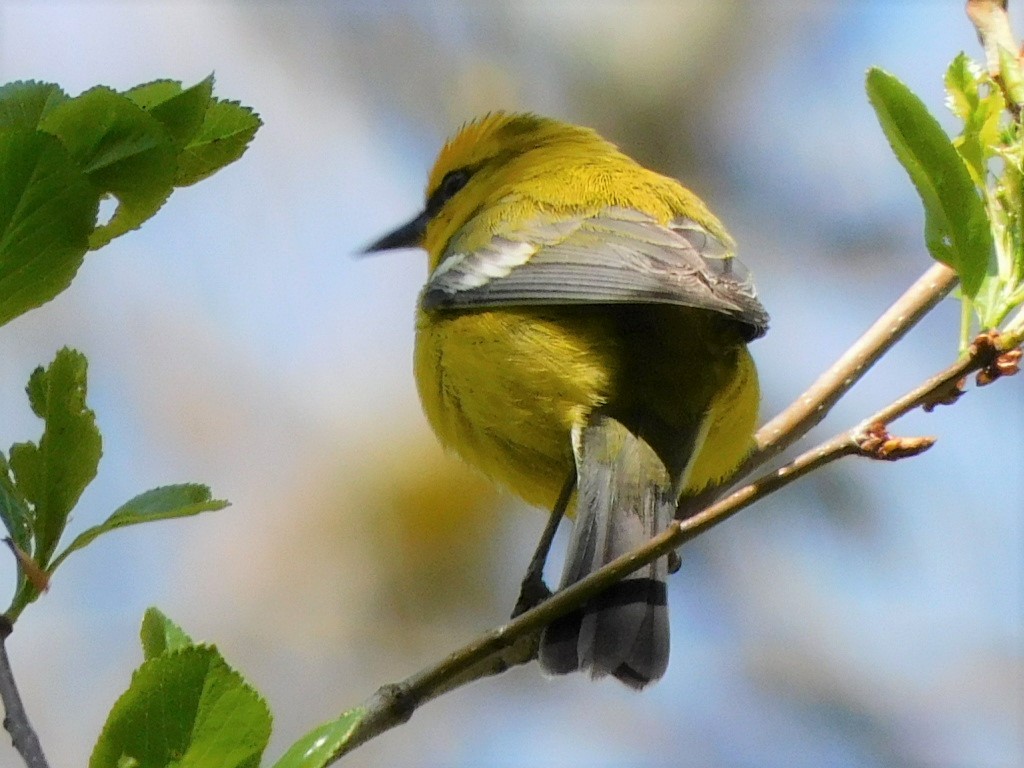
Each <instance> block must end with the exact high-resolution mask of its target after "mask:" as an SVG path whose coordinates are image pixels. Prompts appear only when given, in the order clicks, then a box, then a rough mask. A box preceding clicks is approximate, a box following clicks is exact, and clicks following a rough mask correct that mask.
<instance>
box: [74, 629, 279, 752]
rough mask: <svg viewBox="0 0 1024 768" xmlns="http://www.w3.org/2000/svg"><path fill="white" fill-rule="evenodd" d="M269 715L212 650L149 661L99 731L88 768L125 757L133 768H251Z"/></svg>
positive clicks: (263, 740)
mask: <svg viewBox="0 0 1024 768" xmlns="http://www.w3.org/2000/svg"><path fill="white" fill-rule="evenodd" d="M269 738H270V712H269V711H268V709H267V706H266V703H265V702H264V701H263V699H262V698H260V696H259V694H257V693H256V692H255V691H254V690H253V689H252V688H251V687H249V685H247V684H246V682H245V681H244V680H243V679H242V677H241V675H239V674H238V673H237V672H235V671H234V670H232V669H231V668H230V667H229V666H228V665H227V664H226V663H225V662H224V659H223V658H222V657H221V655H220V654H219V653H218V652H217V650H216V649H215V648H213V647H209V646H191V647H188V648H183V649H181V650H177V651H169V652H167V653H164V654H161V655H159V656H155V657H153V658H150V659H148V660H147V661H145V662H143V664H142V666H141V667H139V669H138V670H136V672H135V674H134V675H132V681H131V684H130V685H129V687H128V690H127V691H126V692H125V693H124V694H123V695H122V696H121V698H119V699H118V700H117V703H116V704H114V707H113V709H112V710H111V711H110V715H109V717H108V718H107V722H106V724H105V725H104V726H103V731H102V732H101V733H100V737H99V740H98V742H97V743H96V747H95V749H94V750H93V753H92V757H91V758H90V760H89V766H90V768H111V767H112V766H116V765H118V764H119V761H122V760H124V759H125V758H128V759H130V760H135V761H137V763H136V764H137V765H138V766H140V768H157V767H158V766H161V767H162V766H168V767H170V766H173V767H174V768H256V766H257V765H259V760H260V756H261V755H262V754H263V750H264V749H265V748H266V745H267V741H268V740H269Z"/></svg>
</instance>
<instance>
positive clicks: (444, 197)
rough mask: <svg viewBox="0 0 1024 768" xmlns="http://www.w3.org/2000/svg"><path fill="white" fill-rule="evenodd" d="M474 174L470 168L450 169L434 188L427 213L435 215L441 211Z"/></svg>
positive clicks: (428, 202) (428, 201)
mask: <svg viewBox="0 0 1024 768" xmlns="http://www.w3.org/2000/svg"><path fill="white" fill-rule="evenodd" d="M472 175H473V173H472V171H471V170H470V169H469V168H456V169H455V170H453V171H448V173H446V174H445V175H444V178H443V179H441V183H440V184H438V185H437V189H435V190H434V192H433V194H432V195H431V196H430V198H429V199H428V200H427V213H428V214H430V215H431V216H433V215H434V214H436V213H437V212H438V211H440V210H441V208H443V207H444V204H445V203H447V202H448V201H449V200H451V199H452V198H453V197H455V195H456V194H457V193H458V192H459V190H461V189H462V188H463V187H464V186H466V183H467V182H468V181H469V178H470V176H472Z"/></svg>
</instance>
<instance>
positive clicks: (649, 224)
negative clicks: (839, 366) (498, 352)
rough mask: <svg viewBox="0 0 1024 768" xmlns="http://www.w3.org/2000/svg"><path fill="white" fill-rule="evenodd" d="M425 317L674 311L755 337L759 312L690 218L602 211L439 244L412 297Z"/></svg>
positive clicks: (730, 262)
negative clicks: (727, 322)
mask: <svg viewBox="0 0 1024 768" xmlns="http://www.w3.org/2000/svg"><path fill="white" fill-rule="evenodd" d="M421 301H422V304H423V307H424V308H425V309H426V310H428V311H433V310H443V309H475V308H486V307H501V306H508V305H519V306H522V305H545V304H547V305H551V304H644V303H656V304H676V305H679V306H684V307H697V308H702V309H709V310H712V311H715V312H721V313H722V314H724V315H728V316H729V317H732V318H735V319H736V320H738V321H740V322H742V323H744V324H746V325H747V326H749V328H750V337H751V338H754V337H756V336H760V335H762V334H763V333H764V332H765V330H767V327H768V314H767V312H765V309H764V307H763V306H761V302H760V301H758V299H757V294H756V292H755V290H754V284H753V281H752V279H751V277H750V273H749V272H748V271H747V270H746V268H745V267H744V266H743V265H742V264H741V263H740V262H739V261H738V260H737V259H735V258H734V257H733V256H732V254H731V253H730V252H729V249H728V248H727V247H726V246H725V245H724V244H723V243H722V242H721V241H719V240H718V239H717V238H715V237H714V236H713V235H712V234H711V233H710V232H708V231H707V230H706V229H704V228H703V227H702V226H700V225H699V224H697V223H696V222H694V221H692V220H690V219H677V220H674V221H672V222H670V223H669V224H668V225H667V226H665V225H662V224H659V223H658V222H657V221H656V220H655V219H654V218H653V217H651V216H648V215H647V214H643V213H640V212H638V211H634V210H630V209H626V208H618V207H612V208H607V209H605V210H603V211H601V212H600V213H599V214H597V215H595V216H591V217H578V218H572V219H565V220H560V221H556V222H542V223H530V224H527V225H526V226H524V227H523V228H522V229H521V230H519V231H516V232H509V233H505V234H499V235H495V236H494V237H493V238H492V239H491V241H490V242H489V243H487V245H485V246H484V247H482V248H479V249H477V250H475V251H472V252H467V251H464V250H460V248H459V243H458V242H454V243H453V244H452V245H451V246H449V250H448V252H447V253H446V254H445V255H444V258H443V259H442V260H441V262H440V264H439V265H438V267H437V269H435V270H434V273H433V274H432V275H431V276H430V279H429V280H428V282H427V285H426V287H425V288H424V291H423V296H422V299H421Z"/></svg>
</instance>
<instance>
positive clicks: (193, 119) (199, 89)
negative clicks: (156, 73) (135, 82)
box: [125, 75, 213, 150]
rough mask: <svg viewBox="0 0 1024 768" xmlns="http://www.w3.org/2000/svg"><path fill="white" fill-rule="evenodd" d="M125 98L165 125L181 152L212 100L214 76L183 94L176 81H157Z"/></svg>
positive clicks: (143, 86)
mask: <svg viewBox="0 0 1024 768" xmlns="http://www.w3.org/2000/svg"><path fill="white" fill-rule="evenodd" d="M125 95H126V96H127V97H128V98H130V99H131V100H132V101H134V102H135V103H136V104H138V105H139V106H140V107H141V108H142V109H144V110H145V111H147V112H149V114H151V115H152V116H153V117H155V118H156V119H157V120H159V121H160V122H161V123H163V125H164V128H166V129H167V131H168V133H169V134H170V135H171V139H172V140H173V141H174V143H175V145H176V146H177V148H178V149H179V150H180V149H182V148H183V147H184V146H185V145H186V144H188V142H190V141H191V140H192V139H193V138H194V137H195V135H196V133H197V132H198V131H199V128H200V127H201V126H202V124H203V120H204V119H205V118H206V112H207V110H208V109H209V107H210V102H211V100H212V98H213V75H210V76H209V77H207V78H206V79H205V80H201V81H200V82H198V83H196V84H195V85H193V86H192V87H191V88H188V89H187V90H182V88H181V83H179V82H177V81H175V80H157V81H155V82H152V83H147V84H145V85H140V86H137V87H135V88H132V89H131V90H130V91H127V92H126V93H125Z"/></svg>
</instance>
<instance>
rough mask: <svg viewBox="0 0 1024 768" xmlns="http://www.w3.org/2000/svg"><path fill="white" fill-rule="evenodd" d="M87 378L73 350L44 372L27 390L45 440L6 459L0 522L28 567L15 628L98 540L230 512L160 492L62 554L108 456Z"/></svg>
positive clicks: (203, 495) (203, 497)
mask: <svg viewBox="0 0 1024 768" xmlns="http://www.w3.org/2000/svg"><path fill="white" fill-rule="evenodd" d="M86 373H87V363H86V359H85V356H84V355H83V354H82V353H80V352H76V351H74V350H71V349H68V348H66V347H65V348H64V349H61V350H60V351H59V352H58V353H57V355H56V357H54V359H53V362H52V363H50V365H49V366H47V367H46V368H43V367H39V368H37V369H36V370H35V371H34V372H33V373H32V376H31V378H30V379H29V382H28V387H26V391H27V393H28V400H29V404H30V406H31V408H32V412H33V413H34V414H35V415H36V416H38V417H39V418H40V419H42V421H43V434H42V436H41V437H40V438H39V440H38V441H37V442H21V443H15V444H14V445H12V446H11V448H10V450H9V451H8V452H7V454H6V455H5V454H4V453H3V452H0V522H3V524H4V527H5V528H6V529H7V534H8V537H9V540H10V543H11V546H12V547H13V548H14V549H15V551H16V553H18V554H19V561H20V563H21V566H22V567H21V575H20V578H19V580H18V587H17V590H16V592H15V595H14V599H13V600H12V602H11V605H10V607H9V608H8V609H7V611H6V613H5V615H6V617H7V619H8V620H9V621H10V622H12V623H13V621H14V620H15V619H16V618H17V617H18V615H19V614H20V613H21V611H22V610H23V609H24V608H25V606H26V605H28V604H29V603H31V602H32V601H34V600H35V599H36V598H38V597H39V595H40V593H41V591H42V590H44V589H45V588H46V585H47V583H48V580H49V576H50V575H51V574H53V572H54V571H55V570H56V569H57V567H58V566H59V565H60V564H61V563H63V562H64V560H65V559H66V558H67V557H68V555H70V554H71V553H72V552H76V551H78V550H79V549H82V548H83V547H84V546H86V545H87V544H89V543H90V542H91V541H93V540H94V539H96V538H97V537H98V536H100V535H102V534H104V533H106V532H108V531H112V530H115V529H117V528H123V527H125V526H129V525H137V524H139V523H145V522H149V521H152V520H166V519H170V518H176V517H187V516H190V515H196V514H198V513H200V512H206V511H209V510H217V509H223V508H224V507H225V506H227V502H225V501H221V500H218V499H214V498H212V497H211V495H210V490H209V488H207V487H206V486H203V485H197V484H193V483H186V484H181V485H169V486H164V487H162V488H154V489H152V490H150V491H146V492H145V493H142V494H139V495H138V496H136V497H135V498H133V499H131V500H130V501H128V502H126V503H124V504H122V505H121V506H120V507H118V508H117V509H116V510H115V511H114V512H113V513H112V514H111V515H110V516H109V517H108V518H107V519H106V520H104V521H103V522H102V523H100V524H99V525H95V526H92V527H91V528H88V529H87V530H85V531H83V532H82V533H80V534H79V535H78V536H77V537H75V539H74V540H73V541H72V542H71V543H70V544H68V545H67V546H66V547H65V548H64V549H63V550H62V551H61V552H60V553H59V554H57V547H58V544H59V543H60V540H61V537H62V535H63V533H64V529H65V527H66V526H67V522H68V518H69V517H70V515H71V512H72V510H73V509H74V508H75V505H76V504H77V503H78V500H79V498H80V497H81V495H82V492H83V491H84V490H85V488H86V486H88V485H89V483H90V482H92V480H93V478H95V477H96V471H97V468H98V466H99V461H100V456H101V454H102V438H101V437H100V431H99V429H98V428H97V426H96V416H95V414H94V413H93V411H92V410H91V409H90V408H89V407H88V405H86Z"/></svg>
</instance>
